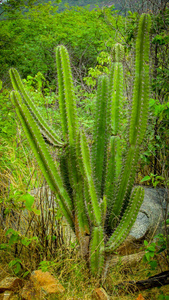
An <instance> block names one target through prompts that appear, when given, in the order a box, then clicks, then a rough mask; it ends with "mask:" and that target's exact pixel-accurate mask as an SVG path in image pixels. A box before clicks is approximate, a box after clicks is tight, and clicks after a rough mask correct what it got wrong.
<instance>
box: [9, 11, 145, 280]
mask: <svg viewBox="0 0 169 300" xmlns="http://www.w3.org/2000/svg"><path fill="white" fill-rule="evenodd" d="M149 29H150V16H149V15H142V16H141V18H140V23H139V29H138V36H137V41H136V62H135V72H136V75H137V76H136V78H135V82H134V87H133V106H132V111H131V121H130V126H129V133H128V139H129V144H128V150H127V153H126V160H125V163H124V167H121V154H120V152H121V151H120V139H119V133H118V132H119V125H120V122H119V112H120V108H121V104H120V103H121V100H122V98H123V80H122V79H123V69H122V63H121V61H122V58H123V55H124V54H123V47H121V46H120V45H117V46H116V47H115V50H114V51H115V55H114V61H115V62H114V63H113V65H112V70H111V73H110V82H109V80H108V77H106V76H102V77H101V78H100V79H99V82H98V92H97V100H96V114H95V121H94V130H93V142H92V148H91V156H90V149H89V145H88V142H87V137H86V135H85V133H84V132H83V131H81V129H80V127H79V126H78V120H77V111H76V104H75V97H74V89H73V81H72V75H71V70H70V62H69V57H68V53H67V50H66V48H65V47H63V46H59V47H57V48H56V62H57V71H58V84H59V107H60V114H61V125H62V135H63V140H61V139H60V137H59V136H57V135H56V134H55V133H54V131H53V130H52V129H51V128H50V127H49V126H48V125H47V123H46V122H45V121H44V120H43V118H42V117H41V115H40V114H39V112H38V111H37V109H36V108H35V106H34V104H33V102H32V101H31V99H30V98H29V97H28V95H27V94H26V91H25V89H24V86H23V84H22V82H21V79H20V77H19V74H18V72H17V71H16V70H14V69H11V70H10V76H11V80H12V84H13V87H14V89H15V90H17V91H19V92H20V93H19V92H17V91H14V92H12V94H11V99H12V101H13V103H14V105H15V108H16V112H17V114H18V116H19V119H20V121H21V124H22V126H23V128H24V131H25V134H26V137H27V138H28V141H29V143H30V145H31V147H32V150H33V152H34V155H35V157H36V159H37V161H38V164H39V166H40V167H41V170H42V172H43V174H44V176H45V178H46V180H47V182H48V184H49V186H50V188H51V189H52V190H53V191H54V192H55V193H56V195H57V196H56V197H57V201H58V204H59V206H60V208H61V210H62V213H63V215H64V216H65V218H66V220H67V222H68V223H69V225H70V226H71V227H72V229H73V230H74V231H75V233H76V236H77V238H78V240H79V243H80V246H81V250H82V253H83V255H86V254H87V252H88V249H90V255H89V261H90V267H91V271H92V274H93V275H95V276H96V275H100V274H101V272H102V268H103V263H104V255H105V251H106V252H113V251H114V250H115V249H116V248H117V247H118V246H119V244H121V243H122V242H123V240H124V239H125V238H126V236H127V234H128V233H129V231H130V229H131V227H132V225H133V223H134V221H135V219H136V216H137V213H138V210H139V208H140V205H141V203H142V201H143V197H144V193H143V190H142V189H141V188H140V187H139V188H136V189H134V191H133V192H132V186H133V182H134V176H135V172H136V164H137V161H138V153H139V146H140V144H141V142H142V139H143V136H144V133H145V129H146V120H147V116H148V109H147V104H148V93H149V85H148V84H147V83H148V81H149V77H148V76H149V75H148V73H149V69H148V65H147V60H148V53H149V39H148V34H149ZM143 41H144V42H143ZM145 82H146V85H145ZM110 122H111V126H112V128H111V127H110ZM111 135H112V137H111ZM43 138H45V140H46V141H47V142H48V143H50V144H52V145H54V146H55V147H57V148H58V153H59V154H60V173H61V174H59V172H58V169H57V167H56V165H55V164H54V161H53V160H52V157H51V155H50V153H49V150H48V148H47V147H46V145H45V142H44V139H43ZM59 149H61V150H59ZM119 151H120V152H119ZM115 161H117V163H116V164H115ZM105 169H107V171H105ZM112 174H113V175H112ZM112 230H113V234H112ZM105 233H106V234H107V235H108V240H107V241H104V240H105V237H104V234H105Z"/></svg>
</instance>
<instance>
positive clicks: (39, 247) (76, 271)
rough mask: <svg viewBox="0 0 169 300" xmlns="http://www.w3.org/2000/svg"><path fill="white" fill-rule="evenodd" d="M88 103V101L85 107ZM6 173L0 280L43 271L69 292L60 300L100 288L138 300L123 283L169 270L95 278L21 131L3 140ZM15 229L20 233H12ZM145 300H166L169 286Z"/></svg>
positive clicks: (118, 269) (120, 271)
mask: <svg viewBox="0 0 169 300" xmlns="http://www.w3.org/2000/svg"><path fill="white" fill-rule="evenodd" d="M82 102H83V99H82V100H81V105H82V104H83V103H82ZM89 105H90V103H89ZM79 107H80V104H79ZM82 107H83V105H82ZM88 111H90V109H89V110H88ZM88 111H87V112H86V114H87V113H88ZM91 114H92V112H91ZM11 122H12V121H11ZM88 126H89V124H88V123H87V124H86V128H88ZM88 130H89V128H88ZM14 134H15V132H14ZM11 136H12V129H11ZM89 136H90V130H89ZM0 173H1V182H0V202H1V206H0V216H1V218H0V223H1V224H0V225H1V229H0V280H2V279H4V278H5V277H8V276H18V277H20V278H23V277H24V279H25V280H27V279H28V278H29V276H30V274H31V272H32V271H33V270H36V269H38V268H41V270H42V271H49V272H50V273H51V274H53V275H54V276H55V277H56V278H57V279H59V281H60V283H61V284H62V285H63V286H64V288H65V293H64V294H63V295H61V296H60V298H58V299H60V300H76V299H81V300H82V299H86V300H87V299H92V293H93V290H94V289H95V288H97V287H100V286H103V288H104V289H105V290H106V291H107V293H108V295H110V299H114V300H116V299H118V300H119V299H122V300H132V299H133V300H136V299H137V297H138V295H139V293H133V294H132V293H130V294H128V295H127V294H125V293H124V292H120V291H119V290H117V289H115V288H114V287H115V286H116V285H118V284H119V283H121V282H123V281H132V280H135V281H137V280H142V279H146V278H147V277H149V276H150V274H149V273H151V275H155V274H157V273H160V272H162V271H165V270H166V268H167V264H166V262H165V261H161V262H160V261H159V263H158V268H157V269H156V270H154V271H151V270H150V267H149V265H148V264H145V263H143V262H141V263H138V264H136V265H135V266H124V265H122V264H121V263H119V264H117V265H116V266H114V267H111V268H110V272H109V273H108V275H107V277H106V279H105V281H104V283H101V282H99V280H97V279H95V278H93V277H91V276H90V273H89V269H88V264H87V262H86V261H84V260H83V259H82V258H81V257H80V256H79V247H78V244H77V243H76V241H75V239H74V237H72V235H71V234H70V231H69V230H68V227H67V226H65V222H64V219H63V218H62V215H61V213H60V210H59V208H58V207H57V205H56V203H55V196H54V195H53V194H52V193H51V192H50V190H49V189H48V187H47V186H46V183H45V182H44V179H43V176H42V174H41V172H40V170H39V168H38V167H37V163H36V161H35V160H34V158H33V156H32V153H31V152H30V150H29V147H28V145H27V142H26V141H25V139H24V136H23V135H22V132H21V131H20V128H19V129H17V134H15V138H13V139H12V140H9V141H8V140H7V139H6V140H5V138H2V143H1V148H0ZM39 187H41V188H39ZM27 194H31V195H32V197H34V202H33V204H32V206H29V205H27V204H28V203H27V202H26V201H27V200H26V199H29V198H26V196H25V195H27ZM30 199H32V198H30ZM26 205H27V206H26ZM39 212H40V214H39ZM14 225H15V226H14ZM10 228H13V230H14V231H11V232H9V231H8V234H6V233H7V230H9V229H10ZM68 235H69V238H68ZM65 236H66V237H65ZM136 249H137V247H136V248H135V251H140V249H139V248H138V249H137V250H136ZM127 250H128V249H126V251H127ZM162 293H163V295H162ZM142 295H143V297H144V298H145V299H146V300H154V299H157V300H166V299H167V298H165V295H169V293H168V286H166V287H162V288H160V289H157V288H154V289H151V290H146V291H144V292H142ZM160 295H161V298H159V296H160Z"/></svg>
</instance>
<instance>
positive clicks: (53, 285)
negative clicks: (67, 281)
mask: <svg viewBox="0 0 169 300" xmlns="http://www.w3.org/2000/svg"><path fill="white" fill-rule="evenodd" d="M30 280H31V281H32V282H33V284H34V286H35V287H41V288H42V289H43V291H44V292H46V293H47V294H58V293H63V292H64V291H65V289H64V287H63V286H62V285H61V284H60V282H59V281H58V280H57V279H56V278H54V277H53V276H52V275H51V274H50V273H49V272H42V271H41V270H36V271H34V272H32V274H31V277H30Z"/></svg>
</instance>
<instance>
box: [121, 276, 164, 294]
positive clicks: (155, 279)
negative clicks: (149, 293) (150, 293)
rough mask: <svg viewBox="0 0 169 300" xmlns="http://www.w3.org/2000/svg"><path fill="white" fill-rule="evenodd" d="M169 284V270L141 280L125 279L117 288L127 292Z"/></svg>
mask: <svg viewBox="0 0 169 300" xmlns="http://www.w3.org/2000/svg"><path fill="white" fill-rule="evenodd" d="M168 284H169V271H165V272H162V273H159V274H157V275H155V276H151V277H149V278H148V279H145V280H139V281H123V282H122V283H120V284H118V285H116V286H115V288H118V289H121V290H123V291H125V293H131V292H138V291H143V290H147V289H152V288H154V287H161V286H163V285H168Z"/></svg>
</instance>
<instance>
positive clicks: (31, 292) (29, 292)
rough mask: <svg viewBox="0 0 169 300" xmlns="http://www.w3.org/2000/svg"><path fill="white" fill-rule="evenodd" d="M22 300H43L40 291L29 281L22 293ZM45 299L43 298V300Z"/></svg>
mask: <svg viewBox="0 0 169 300" xmlns="http://www.w3.org/2000/svg"><path fill="white" fill-rule="evenodd" d="M20 296H21V299H22V300H34V299H41V298H42V297H41V295H40V289H35V287H34V285H33V283H32V282H31V281H27V282H26V284H25V285H24V287H23V288H22V290H21V292H20ZM42 299H43V298H42Z"/></svg>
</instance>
